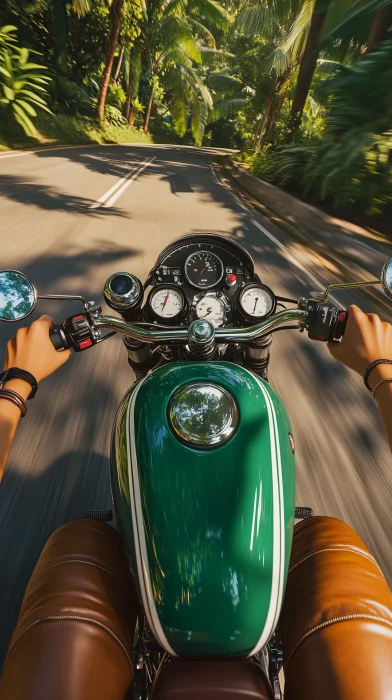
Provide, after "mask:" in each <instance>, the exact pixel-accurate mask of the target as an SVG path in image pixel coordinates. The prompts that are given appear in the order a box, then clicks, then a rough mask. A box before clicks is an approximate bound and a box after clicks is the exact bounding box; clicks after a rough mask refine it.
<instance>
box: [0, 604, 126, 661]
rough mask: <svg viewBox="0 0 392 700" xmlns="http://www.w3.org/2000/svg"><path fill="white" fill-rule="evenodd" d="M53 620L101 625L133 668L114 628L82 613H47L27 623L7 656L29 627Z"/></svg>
mask: <svg viewBox="0 0 392 700" xmlns="http://www.w3.org/2000/svg"><path fill="white" fill-rule="evenodd" d="M53 620H77V621H79V622H89V623H90V624H92V625H96V626H97V627H100V628H101V629H103V630H104V631H105V632H108V633H109V634H110V636H111V637H113V639H114V640H115V641H116V642H117V643H118V644H119V646H120V647H121V649H122V650H123V652H124V654H125V656H126V657H127V659H128V663H129V665H130V667H131V669H132V670H133V664H132V661H131V657H130V656H129V654H128V652H127V650H126V648H125V646H124V644H123V643H122V641H121V640H120V639H119V638H118V637H117V635H116V634H115V633H114V632H112V630H111V629H109V627H106V625H104V624H103V623H102V622H98V620H93V619H92V618H90V617H82V616H80V615H46V616H45V617H40V618H39V619H38V620H35V621H34V622H32V623H31V624H30V625H27V627H25V628H24V629H23V630H22V631H21V632H20V633H19V634H18V636H17V637H16V638H15V639H14V641H13V642H12V644H11V646H10V648H9V650H8V654H7V656H8V655H9V654H10V652H11V649H13V647H14V646H15V644H16V642H17V641H19V639H20V638H21V637H22V635H23V634H25V632H28V630H29V629H31V628H32V627H35V626H36V625H38V624H40V623H41V622H48V621H53Z"/></svg>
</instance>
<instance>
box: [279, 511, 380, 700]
mask: <svg viewBox="0 0 392 700" xmlns="http://www.w3.org/2000/svg"><path fill="white" fill-rule="evenodd" d="M280 627H281V633H282V639H283V654H284V660H285V661H284V670H285V681H286V684H285V696H284V697H285V700H316V699H317V700H373V699H375V698H377V700H391V699H392V594H391V591H390V590H389V588H388V585H387V583H386V581H385V578H384V576H383V574H382V572H381V570H380V568H379V566H378V564H377V562H376V561H375V559H374V557H373V556H372V555H371V554H370V552H369V550H368V549H367V548H366V547H365V545H364V544H363V542H362V541H361V540H360V538H359V537H358V535H357V534H356V533H355V532H354V530H352V529H351V528H350V527H349V526H348V525H346V524H345V523H342V522H341V521H340V520H335V519H334V518H326V517H315V518H311V519H310V520H304V521H302V522H300V523H299V524H298V525H296V527H295V529H294V541H293V550H292V555H291V560H290V568H289V576H288V582H287V589H286V593H285V599H284V606H283V611H282V615H281V622H280Z"/></svg>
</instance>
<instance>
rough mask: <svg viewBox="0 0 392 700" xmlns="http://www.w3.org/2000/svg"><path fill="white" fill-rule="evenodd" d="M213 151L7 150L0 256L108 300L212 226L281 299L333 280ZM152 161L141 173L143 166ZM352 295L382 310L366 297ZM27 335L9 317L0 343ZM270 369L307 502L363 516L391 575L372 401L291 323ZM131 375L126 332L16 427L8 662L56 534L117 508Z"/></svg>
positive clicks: (8, 514)
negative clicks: (248, 199) (113, 457)
mask: <svg viewBox="0 0 392 700" xmlns="http://www.w3.org/2000/svg"><path fill="white" fill-rule="evenodd" d="M212 157H213V152H211V151H210V150H209V149H205V150H196V149H190V148H189V149H184V148H182V149H180V148H177V147H172V146H169V147H133V146H105V147H102V146H94V147H77V148H60V149H56V150H53V149H52V150H46V151H40V152H36V153H31V154H29V155H17V156H12V157H5V158H4V157H1V158H0V240H1V261H0V267H2V268H17V269H20V270H22V271H23V272H25V273H27V274H28V275H29V276H30V277H31V278H32V279H33V280H34V282H35V283H36V285H37V287H38V290H39V292H40V293H41V294H45V293H46V294H48V293H77V294H83V295H84V296H85V297H87V298H88V299H95V300H99V301H102V289H103V285H104V282H105V280H106V278H107V277H108V276H109V274H111V273H113V272H114V271H116V270H128V271H130V272H133V273H135V274H136V275H138V276H139V277H140V278H142V279H144V278H145V276H146V274H147V272H148V270H149V269H150V267H151V266H152V264H153V262H154V260H155V258H156V256H157V254H158V253H159V251H160V250H161V249H162V248H163V247H164V246H165V245H166V244H167V243H168V242H169V241H171V240H172V239H173V238H175V237H177V236H181V235H184V234H188V233H194V234H197V233H200V232H205V231H210V232H211V231H214V232H217V233H220V234H224V235H227V236H229V237H231V238H233V239H234V240H237V241H238V242H239V243H241V245H243V246H244V247H245V248H246V249H247V250H248V251H249V252H250V253H251V255H252V256H253V257H254V259H255V262H256V267H257V271H258V273H259V274H260V276H261V278H262V280H263V281H264V282H265V283H266V284H267V285H269V286H271V287H272V288H273V289H274V290H275V291H276V292H277V293H279V294H283V295H290V296H294V297H296V298H297V297H299V296H302V295H305V294H306V293H307V292H309V291H310V290H314V289H315V288H316V287H317V282H318V280H320V283H321V285H322V284H323V283H325V282H327V281H333V278H332V277H331V276H330V273H328V272H327V271H326V270H325V268H323V267H322V265H320V264H317V263H316V262H315V260H314V258H312V257H311V256H310V255H309V254H308V253H307V251H306V250H299V249H298V248H297V247H296V246H294V245H293V244H292V243H291V242H290V241H289V240H287V239H286V238H285V236H284V234H283V233H282V232H281V231H279V230H278V229H276V227H274V226H273V225H272V224H271V223H270V222H269V221H267V220H266V219H263V217H262V216H260V215H259V214H257V213H256V212H255V211H253V210H252V209H249V208H247V207H246V206H244V204H243V203H241V200H239V199H238V197H237V196H236V195H235V193H233V191H232V190H231V189H230V188H229V187H228V186H227V185H226V184H225V183H224V181H222V179H221V176H220V174H219V173H217V171H215V170H214V168H213V167H212V165H211V162H212ZM151 158H154V160H153V161H152V162H151V163H149V164H148V166H146V167H145V169H144V170H143V171H142V172H140V173H139V175H138V177H137V178H136V179H135V180H134V181H132V182H131V181H130V179H129V178H130V176H131V173H132V171H133V170H135V169H136V168H138V167H139V166H140V165H142V164H143V163H145V161H146V160H150V159H151ZM124 177H125V178H127V177H128V180H127V179H125V180H124V182H123V186H122V189H121V193H120V196H119V197H118V199H117V200H116V201H113V199H115V197H114V196H113V188H114V186H115V184H116V183H118V181H119V180H120V179H121V178H124ZM127 183H128V184H127ZM109 190H112V194H111V193H110V192H109ZM118 192H120V191H119V190H118ZM105 194H106V200H105V197H103V195H105ZM100 199H101V200H104V201H106V203H107V204H108V205H109V206H106V207H105V206H104V205H103V204H102V203H101V205H100V202H99V201H98V200H100ZM309 275H311V277H309ZM341 298H342V301H343V303H344V305H346V304H347V305H348V304H349V303H353V302H355V303H359V304H360V305H361V306H362V307H363V308H364V309H365V310H368V311H371V310H373V311H374V310H375V309H374V303H375V302H374V301H372V300H371V299H370V297H367V296H366V295H365V294H363V293H362V294H359V293H345V296H344V297H341ZM78 309H79V307H78V306H77V305H75V304H73V303H72V304H71V303H68V304H64V303H55V302H48V301H42V302H40V303H39V306H38V310H37V312H36V313H35V314H34V317H37V316H38V315H40V314H42V313H50V314H52V315H53V316H55V318H56V319H57V320H58V321H60V320H62V319H63V318H65V317H66V316H68V315H70V314H71V313H72V312H73V311H74V310H78ZM391 320H392V319H391ZM15 331H16V327H15V326H13V325H12V324H2V325H1V327H0V347H1V348H4V347H5V343H6V341H7V340H8V338H10V337H11V335H13V333H14V332H15ZM270 379H271V383H272V385H273V386H274V387H275V389H276V390H277V392H278V393H279V394H280V396H281V397H282V399H283V401H284V402H285V404H286V407H287V410H288V413H289V415H290V418H291V421H292V425H293V429H294V435H295V439H296V446H297V451H296V455H297V494H298V495H297V504H298V505H308V506H312V507H313V509H314V511H315V512H316V513H317V514H329V515H332V516H335V517H339V518H342V519H343V520H346V521H347V522H349V523H350V524H351V525H352V526H354V527H355V528H356V529H357V530H358V532H359V533H360V535H361V536H362V537H363V539H364V540H365V542H366V543H367V544H368V546H369V547H370V548H371V549H372V551H373V552H374V554H375V555H376V557H377V559H378V560H379V562H380V564H381V566H382V568H383V570H384V572H385V574H386V575H387V577H388V579H389V581H390V582H391V581H392V546H391V535H392V518H391V512H392V510H391V504H392V460H391V456H390V453H389V451H388V448H387V444H386V441H385V438H384V435H383V432H382V428H381V424H380V420H379V418H378V415H377V411H376V407H375V405H374V402H373V400H372V398H371V397H370V395H369V394H368V392H366V390H365V389H364V387H363V384H362V382H361V380H360V378H358V377H356V376H354V375H352V374H351V373H349V372H348V371H346V369H345V368H344V367H342V366H340V365H339V364H337V363H336V362H334V361H333V360H332V358H331V357H330V356H329V353H328V350H327V348H326V347H325V346H324V345H323V344H321V343H316V342H313V343H312V342H310V341H309V340H308V339H307V337H305V336H304V335H301V334H299V333H298V332H293V331H292V332H287V333H278V334H276V336H275V339H274V343H273V350H272V361H271V371H270ZM131 381H132V374H131V372H130V370H129V368H128V365H127V361H126V354H125V352H124V349H123V347H122V343H121V340H120V339H119V338H113V339H111V340H109V341H108V342H107V343H104V344H103V345H102V346H100V347H97V348H94V349H93V350H91V351H88V352H85V353H83V354H82V355H80V356H74V357H73V358H72V359H71V361H70V362H68V363H67V364H66V365H65V366H64V367H63V368H62V369H61V370H60V371H59V372H58V373H57V374H56V375H54V376H53V377H51V378H49V379H47V380H45V382H44V383H43V384H42V386H41V387H40V389H39V392H38V394H37V397H36V398H35V400H34V403H33V404H32V405H31V407H30V411H29V414H28V417H26V419H25V420H24V421H23V422H22V423H21V424H20V426H19V430H18V435H17V438H16V441H15V444H14V446H13V449H12V453H11V457H10V460H9V464H8V466H7V469H6V473H5V477H4V480H3V483H2V485H1V487H0V523H1V527H0V567H1V572H2V575H1V577H0V630H1V632H0V643H1V648H0V662H1V660H2V659H3V657H4V654H5V651H6V648H7V645H8V641H9V637H10V635H11V632H12V629H13V627H14V625H15V622H16V619H17V615H18V610H19V606H20V603H21V600H22V597H23V592H24V589H25V586H26V583H27V581H28V578H29V576H30V573H31V571H32V569H33V567H34V565H35V563H36V560H37V558H38V556H39V553H40V551H41V549H42V547H43V545H44V543H45V541H46V540H47V538H48V536H49V535H50V534H51V533H52V532H53V530H54V529H55V528H57V527H58V526H59V525H60V524H62V523H63V522H65V521H67V520H69V519H71V518H75V517H78V516H80V515H81V513H82V512H83V511H84V510H86V509H93V508H105V507H108V506H110V492H109V469H108V455H109V438H110V432H111V426H112V422H113V418H114V414H115V410H116V406H117V404H118V402H119V400H120V398H121V396H122V395H123V393H124V392H125V390H126V388H127V387H128V385H129V383H130V382H131Z"/></svg>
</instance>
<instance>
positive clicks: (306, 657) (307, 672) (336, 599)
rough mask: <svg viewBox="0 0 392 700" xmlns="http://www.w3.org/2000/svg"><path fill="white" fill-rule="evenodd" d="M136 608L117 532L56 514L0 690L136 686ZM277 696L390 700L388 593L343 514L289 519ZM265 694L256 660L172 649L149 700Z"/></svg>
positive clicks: (38, 694)
mask: <svg viewBox="0 0 392 700" xmlns="http://www.w3.org/2000/svg"><path fill="white" fill-rule="evenodd" d="M136 614H137V601H136V598H135V595H134V592H133V586H132V582H131V580H130V576H129V571H128V566H127V562H126V559H125V554H124V551H123V547H122V543H121V539H120V537H119V535H118V534H117V533H116V532H115V531H114V530H113V529H112V528H110V527H109V526H107V525H105V524H103V523H100V522H98V521H95V520H75V521H72V522H70V523H67V524H66V525H63V526H62V527H61V528H59V530H57V531H56V532H55V533H54V534H53V535H52V537H51V538H50V539H49V541H48V543H47V544H46V546H45V548H44V550H43V552H42V554H41V557H40V559H39V561H38V563H37V566H36V567H35V569H34V572H33V574H32V577H31V579H30V582H29V585H28V587H27V590H26V594H25V598H24V601H23V604H22V609H21V613H20V617H19V620H18V624H17V627H16V630H15V632H14V635H13V637H12V639H11V643H10V648H9V651H8V656H7V660H6V663H5V667H4V673H3V677H2V678H1V680H0V698H1V700H10V699H12V700H14V699H15V700H97V698H104V699H105V700H126V698H130V697H132V682H133V669H132V661H133V659H132V648H133V633H134V628H135V621H136ZM281 631H282V637H283V643H284V655H285V677H286V687H285V700H310V699H312V700H314V699H315V698H317V700H365V699H366V700H370V698H377V700H391V698H392V596H391V593H390V591H389V589H388V586H387V584H386V582H385V579H384V578H383V576H382V574H381V571H380V570H379V568H378V566H377V564H376V562H375V561H374V559H373V557H372V556H371V554H370V553H369V552H368V550H367V549H366V548H365V546H364V544H363V543H362V542H361V540H360V539H359V538H358V536H357V535H356V534H355V533H354V532H353V530H352V529H351V528H349V527H348V526H347V525H345V524H344V523H341V522H340V521H338V520H334V519H332V518H312V519H311V520H308V521H304V522H302V523H300V524H299V525H297V526H296V528H295V534H294V542H293V552H292V557H291V563H290V574H289V580H288V585H287V591H286V596H285V604H284V609H283V613H282V617H281ZM229 697H230V698H233V697H235V698H236V700H242V699H245V698H248V697H254V698H258V699H259V700H271V698H272V694H271V690H270V688H269V686H268V683H267V681H266V679H265V677H264V675H263V673H262V671H261V668H260V667H259V666H258V665H256V664H255V663H254V662H252V661H249V660H243V661H236V662H233V661H223V662H222V661H221V662H211V661H210V662H201V661H194V662H192V661H179V660H174V661H173V662H171V663H170V664H166V665H164V666H163V667H162V669H161V672H160V673H158V676H157V678H156V681H155V683H154V688H153V691H152V695H151V699H152V700H160V698H164V699H165V700H190V699H192V700H199V698H200V700H201V699H202V698H203V700H208V699H209V698H214V700H221V699H222V700H223V698H229Z"/></svg>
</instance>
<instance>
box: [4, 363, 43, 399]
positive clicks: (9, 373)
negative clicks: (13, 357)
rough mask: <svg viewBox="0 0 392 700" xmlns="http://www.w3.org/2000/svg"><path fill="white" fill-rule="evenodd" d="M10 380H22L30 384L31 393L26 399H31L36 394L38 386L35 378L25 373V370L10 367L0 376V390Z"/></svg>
mask: <svg viewBox="0 0 392 700" xmlns="http://www.w3.org/2000/svg"><path fill="white" fill-rule="evenodd" d="M11 379H23V380H24V381H25V382H27V383H28V384H30V386H31V392H30V394H29V396H28V397H27V398H28V399H33V398H34V396H35V395H36V393H37V389H38V384H37V380H36V378H35V377H34V376H33V375H32V374H30V372H27V370H25V369H19V367H10V368H9V369H6V370H5V371H4V372H2V373H1V374H0V389H1V388H2V387H3V386H4V384H5V383H6V382H10V381H11Z"/></svg>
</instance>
